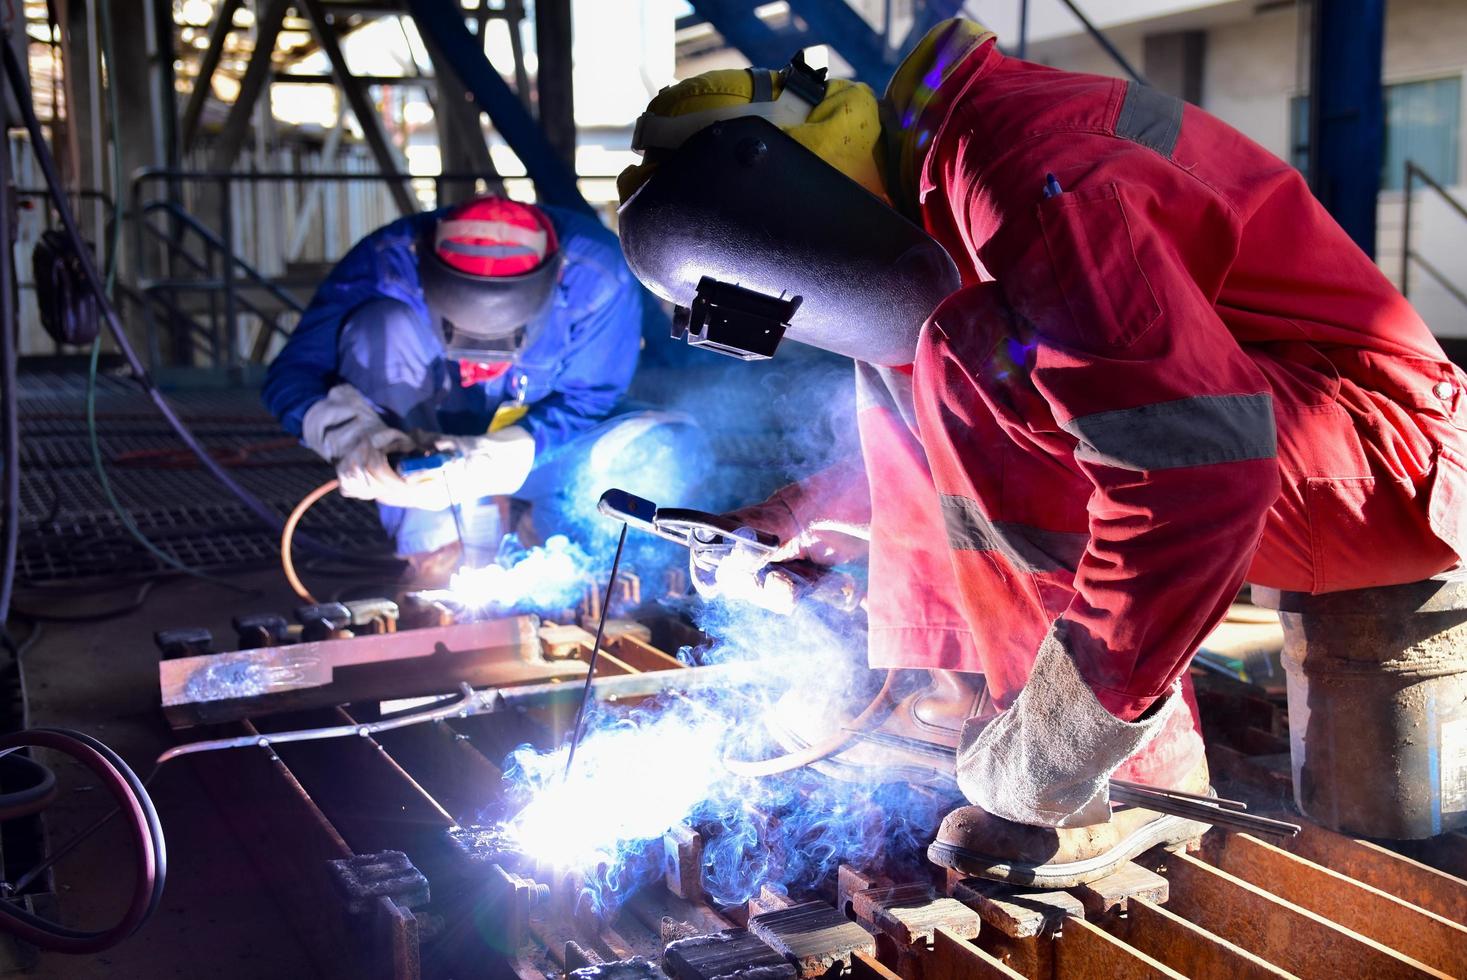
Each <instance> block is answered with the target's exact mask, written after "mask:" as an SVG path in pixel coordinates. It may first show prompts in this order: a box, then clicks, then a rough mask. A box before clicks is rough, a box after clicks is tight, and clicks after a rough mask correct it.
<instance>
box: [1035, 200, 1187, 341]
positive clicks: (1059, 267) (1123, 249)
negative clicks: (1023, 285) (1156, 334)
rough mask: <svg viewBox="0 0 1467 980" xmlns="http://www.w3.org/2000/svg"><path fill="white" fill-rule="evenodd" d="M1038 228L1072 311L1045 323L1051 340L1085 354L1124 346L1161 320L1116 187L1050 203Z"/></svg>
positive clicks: (1043, 209)
mask: <svg viewBox="0 0 1467 980" xmlns="http://www.w3.org/2000/svg"><path fill="white" fill-rule="evenodd" d="M1039 223H1040V227H1041V228H1042V230H1043V233H1044V242H1045V247H1046V249H1047V251H1048V253H1049V261H1050V265H1051V267H1052V268H1053V270H1054V277H1055V286H1056V288H1057V289H1058V291H1059V294H1060V298H1061V299H1062V300H1063V302H1064V305H1065V307H1066V308H1067V310H1068V313H1069V316H1068V318H1066V317H1064V316H1059V317H1052V318H1046V319H1045V321H1044V322H1045V326H1046V332H1048V331H1051V330H1052V331H1054V332H1055V333H1056V334H1057V335H1056V336H1055V337H1054V338H1053V339H1054V340H1056V341H1058V342H1060V343H1062V344H1064V345H1066V346H1073V347H1076V348H1079V349H1080V350H1097V349H1105V348H1110V349H1116V348H1124V347H1129V346H1130V345H1131V344H1134V343H1135V342H1136V341H1138V340H1140V339H1141V337H1142V336H1144V335H1145V334H1146V332H1147V331H1148V330H1150V329H1151V328H1152V327H1153V326H1155V325H1156V322H1157V321H1158V320H1160V319H1161V312H1162V311H1161V304H1160V303H1159V302H1157V299H1156V293H1155V291H1153V289H1152V288H1151V283H1150V282H1149V281H1148V280H1147V278H1146V273H1145V272H1144V271H1143V270H1142V268H1141V262H1140V260H1138V259H1137V257H1136V245H1135V241H1134V239H1133V236H1132V233H1131V223H1130V218H1129V216H1128V214H1127V211H1126V206H1125V203H1124V201H1123V200H1122V197H1121V192H1120V189H1119V188H1118V187H1117V186H1116V185H1115V184H1104V185H1102V186H1100V187H1093V188H1087V189H1085V190H1080V191H1073V192H1067V193H1064V194H1060V195H1058V196H1056V197H1052V198H1049V199H1048V200H1046V201H1044V202H1043V203H1041V204H1040V205H1039Z"/></svg>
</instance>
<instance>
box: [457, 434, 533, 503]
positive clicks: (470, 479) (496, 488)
mask: <svg viewBox="0 0 1467 980" xmlns="http://www.w3.org/2000/svg"><path fill="white" fill-rule="evenodd" d="M433 444H434V446H435V447H437V448H438V449H442V450H448V451H451V452H457V453H458V454H459V455H460V456H461V457H462V458H461V459H459V460H456V461H455V462H454V463H453V464H451V467H452V468H451V470H450V471H449V472H448V473H446V474H445V477H444V478H445V480H448V481H452V490H453V492H454V496H455V497H457V498H458V499H459V500H461V501H470V500H478V499H479V498H480V497H495V496H500V495H503V494H511V493H514V492H515V491H516V490H518V489H519V488H520V487H521V486H523V485H524V483H525V480H526V479H527V478H528V477H529V475H530V470H532V469H534V467H535V437H534V436H533V435H531V434H530V431H529V430H528V429H525V428H523V427H521V426H518V425H510V426H506V427H505V428H503V429H500V430H499V431H498V432H490V433H489V434H487V435H482V436H434V437H433Z"/></svg>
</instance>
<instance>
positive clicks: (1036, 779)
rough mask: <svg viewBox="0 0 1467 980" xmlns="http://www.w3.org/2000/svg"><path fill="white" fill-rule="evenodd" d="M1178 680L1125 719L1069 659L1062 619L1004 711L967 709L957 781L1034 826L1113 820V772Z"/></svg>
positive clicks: (1172, 695)
mask: <svg viewBox="0 0 1467 980" xmlns="http://www.w3.org/2000/svg"><path fill="white" fill-rule="evenodd" d="M1181 702H1182V697H1181V686H1180V684H1177V685H1173V688H1172V690H1171V691H1169V692H1167V694H1166V695H1165V696H1164V697H1162V698H1161V699H1159V700H1158V701H1157V702H1156V703H1155V704H1154V705H1152V707H1151V708H1150V709H1149V710H1148V711H1147V713H1146V714H1145V715H1143V716H1142V717H1141V718H1140V719H1138V720H1137V721H1134V722H1127V721H1122V720H1120V719H1119V718H1117V717H1116V716H1115V715H1113V714H1111V713H1110V712H1109V711H1108V710H1106V708H1105V707H1104V706H1103V705H1102V704H1101V703H1100V702H1099V701H1098V700H1097V699H1096V697H1095V694H1094V692H1093V691H1091V689H1090V685H1088V684H1087V683H1086V682H1085V680H1084V678H1082V677H1081V676H1080V671H1079V670H1078V669H1077V668H1076V666H1075V661H1074V657H1073V656H1072V654H1071V653H1070V650H1069V644H1068V643H1067V641H1066V631H1065V624H1064V622H1063V621H1061V622H1058V623H1056V624H1055V626H1054V628H1053V629H1051V630H1050V633H1049V635H1048V636H1046V637H1045V639H1044V642H1043V643H1042V644H1041V645H1040V647H1039V655H1038V656H1037V657H1036V658H1035V660H1034V667H1033V669H1032V670H1031V671H1030V672H1029V681H1028V683H1026V684H1025V685H1024V689H1023V690H1022V691H1020V692H1019V696H1018V698H1017V699H1016V700H1015V701H1014V703H1013V705H1012V706H1011V707H1009V709H1008V710H1007V711H1004V712H1003V713H1001V714H999V715H998V716H997V717H992V716H988V717H992V720H991V721H990V720H988V718H987V717H986V718H984V719H981V720H980V719H977V718H970V719H968V722H967V723H966V724H965V725H964V726H963V732H962V735H961V739H960V741H959V743H958V757H957V777H958V787H959V788H960V789H961V790H962V791H963V795H964V796H966V797H967V798H968V799H969V801H971V802H973V803H976V804H977V805H978V806H980V807H982V808H983V809H984V810H986V811H987V812H988V813H991V814H993V815H994V816H997V817H1002V818H1004V819H1005V820H1011V821H1013V822H1015V823H1021V824H1028V825H1031V826H1039V827H1089V826H1092V825H1095V824H1103V823H1106V822H1107V821H1109V820H1110V789H1109V786H1110V777H1111V776H1112V774H1114V773H1115V771H1116V770H1117V769H1119V768H1120V767H1121V764H1122V763H1123V762H1125V761H1126V760H1127V759H1129V758H1130V757H1131V756H1133V755H1135V754H1136V753H1137V752H1138V751H1139V750H1140V749H1141V748H1142V746H1144V745H1146V743H1147V742H1149V741H1151V739H1152V738H1154V737H1155V736H1156V734H1157V733H1158V732H1160V731H1161V730H1162V728H1163V726H1165V725H1166V723H1167V719H1168V718H1170V716H1171V714H1172V713H1173V712H1174V711H1176V710H1177V706H1178V705H1179V704H1180V703H1181Z"/></svg>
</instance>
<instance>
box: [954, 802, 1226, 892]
mask: <svg viewBox="0 0 1467 980" xmlns="http://www.w3.org/2000/svg"><path fill="white" fill-rule="evenodd" d="M1211 829H1212V825H1211V824H1205V823H1198V822H1196V821H1193V820H1184V819H1182V818H1181V817H1173V816H1170V815H1163V816H1162V817H1160V818H1159V819H1157V820H1153V821H1152V822H1151V823H1148V824H1146V825H1145V826H1143V827H1140V828H1138V829H1137V830H1136V831H1135V832H1133V833H1132V834H1131V835H1130V836H1129V837H1126V838H1124V839H1123V840H1122V841H1121V842H1120V843H1119V844H1117V845H1116V846H1115V847H1113V848H1111V849H1110V850H1109V851H1106V852H1105V853H1103V854H1097V855H1096V856H1095V857H1092V858H1086V859H1085V860H1083V861H1070V862H1068V863H1066V864H1030V863H1026V862H1023V861H1008V860H1004V859H1002V858H996V857H994V856H992V855H989V854H980V853H978V852H977V851H971V850H969V849H967V848H966V847H959V846H958V845H956V844H948V843H944V842H943V841H940V840H935V841H933V842H932V843H931V844H929V845H928V846H927V860H929V861H931V862H932V863H933V864H936V865H940V866H941V867H944V868H951V869H952V870H954V871H958V872H960V873H962V874H965V875H973V876H974V877H977V878H987V879H988V880H990V881H1002V882H1007V883H1009V884H1015V885H1034V886H1036V887H1039V888H1073V887H1075V886H1076V885H1083V884H1085V883H1086V882H1089V881H1095V880H1096V879H1098V878H1104V877H1105V876H1106V875H1108V874H1111V873H1113V872H1114V871H1115V870H1116V869H1117V868H1119V867H1120V866H1121V865H1123V864H1125V863H1126V862H1127V861H1129V860H1131V859H1132V858H1134V857H1136V856H1137V855H1139V854H1142V853H1144V852H1146V851H1149V850H1151V848H1153V847H1157V846H1165V845H1172V844H1180V843H1182V842H1183V841H1187V840H1192V839H1194V838H1197V837H1201V836H1202V835H1203V834H1205V833H1207V831H1209V830H1211Z"/></svg>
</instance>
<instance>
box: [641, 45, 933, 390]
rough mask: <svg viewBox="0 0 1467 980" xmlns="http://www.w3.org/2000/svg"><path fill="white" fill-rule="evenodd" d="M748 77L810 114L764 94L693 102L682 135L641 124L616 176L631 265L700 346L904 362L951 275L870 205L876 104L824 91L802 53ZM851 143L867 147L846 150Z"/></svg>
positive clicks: (907, 227)
mask: <svg viewBox="0 0 1467 980" xmlns="http://www.w3.org/2000/svg"><path fill="white" fill-rule="evenodd" d="M751 74H752V77H754V78H758V77H760V76H763V77H765V78H768V79H770V80H771V84H769V85H768V86H766V87H764V88H763V93H762V94H764V95H765V96H767V95H768V94H769V93H770V92H771V91H774V90H776V89H778V90H780V91H779V95H778V97H776V98H775V99H774V103H775V104H777V103H779V102H781V101H787V97H788V95H789V93H790V92H796V93H799V94H798V99H799V101H800V104H801V105H802V106H803V109H802V110H801V111H802V112H803V113H804V118H805V121H804V122H798V121H797V122H794V123H793V124H792V123H790V122H789V120H790V119H792V118H794V114H793V113H791V111H790V107H789V106H786V108H785V109H784V110H780V111H776V110H775V109H774V108H773V106H771V105H766V104H765V103H763V102H760V101H759V96H760V95H761V92H760V88H761V87H760V86H758V85H754V86H752V87H753V89H754V95H755V99H754V101H746V102H745V103H744V104H743V105H742V107H740V105H739V104H737V103H735V104H734V105H721V106H715V107H713V108H712V109H696V110H694V111H692V112H689V113H686V114H685V116H679V117H674V118H689V117H690V118H691V121H687V122H683V123H681V124H679V125H678V126H671V125H664V124H662V123H657V124H655V125H654V124H653V121H652V119H649V118H648V117H647V116H644V117H643V119H642V120H640V121H639V123H638V129H637V140H638V143H637V145H636V146H634V149H640V150H642V151H644V152H645V154H646V158H647V162H646V163H644V164H643V165H641V166H639V167H636V168H632V169H631V170H629V171H628V172H627V173H626V174H624V175H623V180H622V182H621V189H622V191H623V193H624V194H626V195H627V196H626V197H625V201H624V203H623V204H622V207H621V211H620V221H619V228H620V233H621V240H622V250H623V252H624V253H625V255H626V259H627V264H628V266H630V268H631V270H632V272H633V273H634V274H635V275H636V276H637V278H639V279H640V280H641V281H642V282H643V283H644V284H645V285H646V286H647V287H648V288H649V289H650V290H652V291H653V292H654V293H656V294H657V295H658V296H661V297H662V298H663V299H665V300H668V301H670V302H671V303H673V304H674V305H675V307H676V308H677V310H676V313H675V316H674V326H673V336H674V337H686V338H687V340H688V342H689V343H690V344H692V345H694V346H698V347H708V348H710V349H712V350H715V351H718V352H719V353H724V354H730V355H732V356H735V357H739V358H742V359H745V360H754V359H762V358H767V357H771V356H773V354H774V352H775V350H776V349H777V347H778V346H779V343H780V341H781V340H782V339H783V338H784V337H788V338H789V339H791V340H794V341H797V342H799V343H804V344H809V345H811V346H814V347H820V348H823V349H825V350H829V351H833V352H835V353H838V354H843V355H845V356H847V357H852V358H856V359H858V360H863V361H869V362H871V363H875V364H883V365H892V366H899V365H905V364H910V363H911V362H912V359H913V357H914V356H915V353H916V349H917V337H918V334H919V333H920V332H921V328H922V324H923V323H924V322H925V321H926V319H927V317H928V316H929V315H930V314H931V312H932V311H933V310H934V309H935V308H936V307H937V305H938V304H939V303H940V302H942V300H943V299H945V298H946V297H947V296H948V295H950V294H951V293H953V292H955V291H956V290H957V288H958V285H959V280H958V273H957V269H956V267H955V266H954V265H953V262H952V259H951V258H950V257H949V256H948V255H947V253H946V252H945V251H944V250H943V249H942V246H940V245H939V244H938V243H937V242H936V241H935V240H934V239H933V238H932V237H931V236H929V235H928V234H927V233H926V232H925V231H923V230H922V229H921V228H919V227H918V226H916V225H915V224H913V223H912V222H910V221H908V220H907V219H906V218H904V217H902V216H901V215H900V214H899V213H898V212H897V211H896V210H894V209H893V208H892V207H891V206H890V205H889V204H887V202H886V200H885V198H884V197H883V196H878V195H879V194H882V193H883V189H882V186H881V184H880V181H879V171H878V170H877V168H876V163H875V162H874V161H875V159H876V157H877V155H878V153H879V139H880V127H879V124H878V123H877V121H876V120H877V107H876V102H875V98H874V96H871V95H870V90H869V89H865V88H864V86H859V87H857V86H853V85H852V83H836V82H831V83H827V82H826V81H825V79H824V72H823V70H822V71H820V72H816V71H813V70H812V69H810V68H809V67H808V66H806V65H805V64H804V61H803V59H802V58H800V57H799V56H796V58H795V60H793V61H792V62H791V63H790V65H789V66H788V67H787V68H785V69H784V70H783V71H781V72H778V73H769V72H763V71H756V72H752V73H751ZM838 85H839V87H840V88H839V91H838V92H836V93H835V96H834V97H835V98H838V99H839V100H840V101H841V105H840V106H838V107H836V108H834V109H832V107H831V99H832V97H833V96H832V94H831V93H832V91H833V90H834V89H835V88H836V87H837V86H838ZM861 90H864V93H865V95H864V97H862V96H860V91H861ZM868 99H869V103H868V102H867V100H868ZM766 101H767V98H766ZM751 107H752V108H751ZM657 108H658V103H657V100H654V101H653V105H652V107H651V109H652V111H653V112H654V113H655V111H656V109H657ZM812 127H815V129H814V131H812ZM786 128H788V129H789V130H790V131H789V132H786V131H785V129H786ZM853 134H854V135H858V136H860V137H861V138H862V139H864V140H866V141H867V142H865V144H864V146H861V147H860V148H859V150H858V152H857V153H855V154H854V155H852V154H851V152H850V146H851V145H852V142H853V140H852V136H853ZM674 144H675V145H674ZM827 148H828V149H827ZM832 161H834V164H833V163H832ZM856 161H865V162H869V171H868V169H867V167H866V165H865V163H864V162H863V163H861V164H860V165H857V163H856ZM837 164H838V165H837ZM868 172H869V173H872V174H877V175H878V177H877V179H875V180H872V179H868V178H867V177H866V174H867V173H868Z"/></svg>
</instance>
